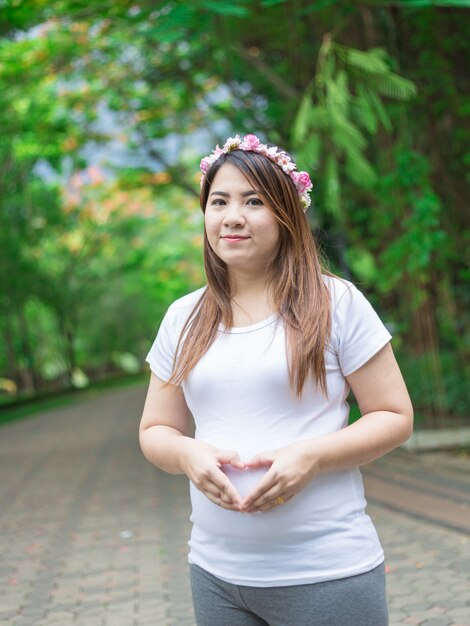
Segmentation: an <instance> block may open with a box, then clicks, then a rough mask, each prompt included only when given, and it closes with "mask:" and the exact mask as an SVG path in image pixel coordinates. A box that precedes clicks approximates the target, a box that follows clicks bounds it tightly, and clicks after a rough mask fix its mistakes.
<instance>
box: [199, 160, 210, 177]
mask: <svg viewBox="0 0 470 626" xmlns="http://www.w3.org/2000/svg"><path fill="white" fill-rule="evenodd" d="M210 166H211V164H210V163H209V159H208V158H207V157H204V158H203V159H201V164H200V166H199V167H200V168H201V171H203V172H204V174H205V173H206V172H207V170H208V169H209V168H210Z"/></svg>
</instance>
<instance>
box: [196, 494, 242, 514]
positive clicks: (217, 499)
mask: <svg viewBox="0 0 470 626" xmlns="http://www.w3.org/2000/svg"><path fill="white" fill-rule="evenodd" d="M204 495H206V496H207V498H208V499H209V500H210V501H211V502H213V503H214V504H216V505H217V506H220V507H221V508H223V509H226V510H227V511H237V512H240V507H239V506H238V505H236V504H233V503H230V502H226V501H225V500H224V499H223V494H222V496H221V494H218V495H213V494H212V493H209V492H207V493H205V494H204Z"/></svg>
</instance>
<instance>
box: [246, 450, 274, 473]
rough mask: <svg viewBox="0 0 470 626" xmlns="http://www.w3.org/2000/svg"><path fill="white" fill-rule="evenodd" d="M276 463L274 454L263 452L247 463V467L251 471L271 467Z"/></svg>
mask: <svg viewBox="0 0 470 626" xmlns="http://www.w3.org/2000/svg"><path fill="white" fill-rule="evenodd" d="M273 463H274V453H273V452H263V453H262V454H257V455H256V456H254V457H253V458H252V459H250V460H249V461H246V462H245V465H246V467H249V468H251V469H253V468H256V467H270V466H271V465H272V464H273Z"/></svg>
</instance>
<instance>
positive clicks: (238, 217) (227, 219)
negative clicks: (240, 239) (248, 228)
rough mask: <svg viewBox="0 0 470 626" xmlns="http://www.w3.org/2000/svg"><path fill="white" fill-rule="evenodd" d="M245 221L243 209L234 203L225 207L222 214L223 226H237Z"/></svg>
mask: <svg viewBox="0 0 470 626" xmlns="http://www.w3.org/2000/svg"><path fill="white" fill-rule="evenodd" d="M244 223H245V216H244V214H243V211H241V210H240V208H239V207H238V206H236V205H230V206H228V207H227V210H226V211H225V215H224V225H225V226H239V225H242V224H244Z"/></svg>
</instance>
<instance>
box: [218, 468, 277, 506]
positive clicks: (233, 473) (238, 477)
mask: <svg viewBox="0 0 470 626" xmlns="http://www.w3.org/2000/svg"><path fill="white" fill-rule="evenodd" d="M221 469H222V471H223V472H224V474H226V475H227V477H228V479H229V480H230V482H231V483H232V485H233V486H234V487H235V489H236V490H237V491H238V493H239V495H240V496H241V498H242V499H244V498H246V496H247V495H248V494H249V493H250V492H251V491H252V490H253V489H254V488H255V487H256V485H258V483H259V482H260V481H261V479H262V478H263V476H264V475H265V474H266V472H267V471H268V470H269V467H261V468H257V469H243V470H240V469H237V468H236V467H232V466H231V465H223V466H222V468H221Z"/></svg>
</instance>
